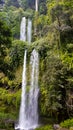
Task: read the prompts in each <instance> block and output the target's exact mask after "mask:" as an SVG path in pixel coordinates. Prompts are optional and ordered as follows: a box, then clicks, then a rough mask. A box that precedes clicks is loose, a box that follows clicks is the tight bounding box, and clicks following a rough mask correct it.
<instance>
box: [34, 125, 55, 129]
mask: <svg viewBox="0 0 73 130" xmlns="http://www.w3.org/2000/svg"><path fill="white" fill-rule="evenodd" d="M36 130H53V127H52V126H51V125H46V126H42V127H39V128H36Z"/></svg>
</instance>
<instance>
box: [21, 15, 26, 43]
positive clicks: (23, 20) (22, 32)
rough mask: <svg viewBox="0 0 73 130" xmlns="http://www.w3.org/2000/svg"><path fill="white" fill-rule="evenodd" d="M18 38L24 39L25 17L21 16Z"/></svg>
mask: <svg viewBox="0 0 73 130" xmlns="http://www.w3.org/2000/svg"><path fill="white" fill-rule="evenodd" d="M20 40H22V41H26V18H25V17H23V18H22V21H21V26H20Z"/></svg>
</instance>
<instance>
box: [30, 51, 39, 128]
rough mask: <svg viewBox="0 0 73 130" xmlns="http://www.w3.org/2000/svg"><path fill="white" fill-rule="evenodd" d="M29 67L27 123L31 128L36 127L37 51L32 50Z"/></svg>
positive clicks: (37, 90)
mask: <svg viewBox="0 0 73 130" xmlns="http://www.w3.org/2000/svg"><path fill="white" fill-rule="evenodd" d="M30 66H31V88H30V91H29V106H28V113H29V119H30V120H29V121H30V123H31V125H32V126H34V127H37V126H38V92H39V88H38V74H39V56H38V53H37V51H36V50H35V49H34V50H33V51H32V54H31V58H30Z"/></svg>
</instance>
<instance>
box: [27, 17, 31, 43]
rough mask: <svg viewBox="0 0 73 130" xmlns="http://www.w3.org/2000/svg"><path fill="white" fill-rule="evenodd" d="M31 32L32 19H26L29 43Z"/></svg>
mask: <svg viewBox="0 0 73 130" xmlns="http://www.w3.org/2000/svg"><path fill="white" fill-rule="evenodd" d="M31 34H32V21H31V20H30V19H28V26H27V41H28V42H29V43H31V36H32V35H31Z"/></svg>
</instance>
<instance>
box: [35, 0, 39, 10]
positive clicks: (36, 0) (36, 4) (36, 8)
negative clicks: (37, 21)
mask: <svg viewBox="0 0 73 130" xmlns="http://www.w3.org/2000/svg"><path fill="white" fill-rule="evenodd" d="M35 10H36V12H37V11H38V0H35Z"/></svg>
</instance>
